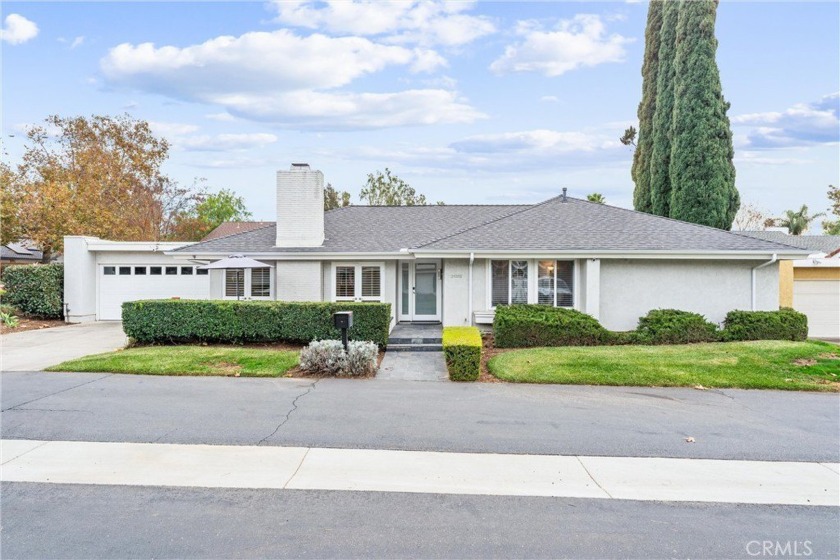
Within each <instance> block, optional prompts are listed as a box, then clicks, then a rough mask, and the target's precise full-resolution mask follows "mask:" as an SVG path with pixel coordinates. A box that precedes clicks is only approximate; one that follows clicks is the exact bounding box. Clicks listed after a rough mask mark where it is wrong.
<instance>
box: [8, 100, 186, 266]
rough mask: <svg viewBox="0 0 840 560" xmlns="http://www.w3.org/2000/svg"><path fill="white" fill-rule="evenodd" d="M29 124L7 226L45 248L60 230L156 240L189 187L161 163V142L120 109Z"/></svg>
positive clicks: (164, 150) (58, 241)
mask: <svg viewBox="0 0 840 560" xmlns="http://www.w3.org/2000/svg"><path fill="white" fill-rule="evenodd" d="M45 123H46V127H48V128H50V129H56V130H57V131H58V132H57V134H55V135H51V134H48V133H47V128H45V127H40V126H39V127H33V128H31V129H30V130H29V131H28V132H27V135H26V139H27V144H26V146H25V148H24V154H23V158H22V161H21V163H20V164H19V165H18V166H17V169H15V170H14V171H13V173H12V176H13V180H10V181H5V180H4V183H3V189H4V193H3V201H4V204H5V205H10V206H12V207H14V220H13V221H14V223H15V224H16V226H15V227H16V230H15V232H14V233H15V234H16V235H17V236H18V237H21V238H27V239H30V240H31V241H32V242H33V243H35V244H36V245H37V246H38V247H39V248H40V249H41V250H42V251H43V252H44V260H45V262H47V261H48V260H49V259H50V256H51V255H52V254H53V253H54V252H57V251H61V250H62V248H63V237H64V236H65V235H95V236H99V237H106V238H109V239H117V240H138V239H147V240H157V239H163V238H165V237H166V236H167V235H168V234H169V229H170V228H171V226H172V224H173V218H174V216H175V215H177V213H178V212H179V211H180V209H182V208H186V207H188V206H190V205H191V204H192V203H193V200H194V198H195V196H196V194H197V193H195V192H194V191H192V190H191V189H188V188H184V187H181V186H180V185H178V184H177V183H175V182H174V181H172V180H171V179H169V177H167V176H166V175H165V174H163V172H162V171H161V165H162V164H163V163H164V161H166V158H167V156H168V153H169V144H168V143H167V142H166V140H163V139H159V138H156V137H155V136H154V135H153V134H152V132H151V130H150V128H149V125H148V123H146V122H145V121H140V120H134V119H132V118H131V117H129V116H128V115H125V116H120V117H110V116H93V117H90V118H86V117H70V118H63V117H59V116H56V115H53V116H50V117H48V118H47V119H45Z"/></svg>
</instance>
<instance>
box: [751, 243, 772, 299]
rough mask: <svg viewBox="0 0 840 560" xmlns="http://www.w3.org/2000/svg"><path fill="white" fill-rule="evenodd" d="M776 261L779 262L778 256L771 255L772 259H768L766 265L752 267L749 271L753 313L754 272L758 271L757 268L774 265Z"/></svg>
mask: <svg viewBox="0 0 840 560" xmlns="http://www.w3.org/2000/svg"><path fill="white" fill-rule="evenodd" d="M777 260H779V257H778V255H777V254H776V253H773V258H772V259H770V260H769V261H767V262H766V263H761V264H760V265H758V266H754V267H752V270H751V271H750V276H751V278H750V279H751V281H752V288H751V291H750V296H751V298H752V310H753V311H755V271H756V270H758V269H759V268H764V267H765V266H770V265H771V264H773V263H775V262H776V261H777Z"/></svg>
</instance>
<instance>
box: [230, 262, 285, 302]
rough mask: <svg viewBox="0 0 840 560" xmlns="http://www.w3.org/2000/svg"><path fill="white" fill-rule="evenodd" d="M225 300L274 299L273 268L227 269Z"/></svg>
mask: <svg viewBox="0 0 840 560" xmlns="http://www.w3.org/2000/svg"><path fill="white" fill-rule="evenodd" d="M223 272H224V274H225V276H224V278H225V283H224V288H223V289H224V298H225V299H239V300H243V299H244V300H248V299H272V297H273V294H272V290H271V268H269V267H266V268H245V269H242V268H226V269H224V270H223Z"/></svg>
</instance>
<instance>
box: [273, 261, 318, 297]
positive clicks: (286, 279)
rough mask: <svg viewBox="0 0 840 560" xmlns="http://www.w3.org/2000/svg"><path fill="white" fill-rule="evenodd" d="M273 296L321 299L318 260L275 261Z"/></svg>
mask: <svg viewBox="0 0 840 560" xmlns="http://www.w3.org/2000/svg"><path fill="white" fill-rule="evenodd" d="M274 277H275V291H274V293H275V294H276V295H275V297H276V299H278V300H282V301H321V300H322V299H323V294H322V292H321V263H320V262H319V261H277V265H276V269H275V276H274Z"/></svg>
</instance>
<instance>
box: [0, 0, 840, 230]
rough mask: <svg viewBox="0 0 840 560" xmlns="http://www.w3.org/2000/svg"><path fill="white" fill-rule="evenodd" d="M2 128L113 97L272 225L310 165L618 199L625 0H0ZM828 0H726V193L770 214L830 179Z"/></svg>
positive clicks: (419, 182)
mask: <svg viewBox="0 0 840 560" xmlns="http://www.w3.org/2000/svg"><path fill="white" fill-rule="evenodd" d="M2 8H3V14H2V20H3V35H2V42H0V48H2V62H3V64H2V83H3V86H4V87H3V91H2V93H3V103H2V110H3V115H2V117H3V123H2V128H3V140H4V144H5V147H6V149H7V150H8V152H9V154H10V156H11V157H12V160H13V161H14V159H15V158H17V157H19V155H20V153H21V148H22V144H23V143H22V137H23V131H24V130H25V129H26V127H27V126H29V125H31V124H33V123H38V122H39V121H41V120H43V118H44V117H46V116H47V115H49V114H53V113H57V114H60V115H66V116H69V115H78V114H82V115H90V114H101V113H108V114H118V113H123V112H127V113H129V114H131V115H132V116H134V117H136V118H141V119H145V120H148V121H150V122H151V123H153V127H154V130H155V131H156V132H157V133H158V134H160V135H162V136H164V137H166V138H167V139H168V140H170V142H171V143H172V151H171V157H170V161H169V163H168V164H167V171H168V172H169V173H170V174H171V175H172V176H173V177H175V178H177V179H178V180H180V181H182V182H184V183H191V182H192V180H193V178H194V177H204V178H206V179H207V184H208V186H209V187H210V188H211V189H213V190H216V189H219V188H232V189H234V190H235V191H236V192H238V193H239V194H241V195H243V196H244V197H245V200H246V202H247V204H248V206H249V208H250V209H251V211H252V212H253V214H254V217H255V218H257V219H272V218H273V204H274V202H273V200H274V171H275V170H277V169H281V168H283V169H285V168H287V167H288V165H289V163H290V162H293V161H294V162H300V161H304V162H309V163H310V164H311V165H312V166H313V167H316V168H318V169H321V170H322V171H323V172H324V173H325V175H326V178H327V181H329V182H330V183H332V184H333V185H334V186H336V187H338V188H341V189H345V190H348V191H350V192H351V193H352V194H353V196H354V198H355V197H356V196H357V194H358V191H359V190H360V188H361V186H362V185H363V183H364V181H365V176H366V174H367V173H369V172H371V171H373V170H376V169H384V168H385V167H390V168H391V170H392V171H393V172H395V173H396V174H398V175H399V176H401V177H402V178H404V179H406V180H407V181H408V182H409V183H410V184H411V185H412V186H413V187H415V188H416V189H417V190H418V191H419V192H422V193H424V194H426V195H427V196H428V197H429V198H430V199H432V200H443V201H445V202H448V203H500V202H536V201H540V200H543V199H545V198H548V197H550V196H553V195H555V194H557V193H559V191H560V189H561V188H562V187H568V188H569V192H570V194H572V195H573V196H581V197H582V196H584V195H586V194H588V193H591V192H601V193H603V194H604V195H605V196H606V198H607V200H608V202H609V203H611V204H616V205H619V206H625V207H631V206H632V203H631V200H632V190H633V183H632V180H631V179H630V162H631V159H632V151H631V149H630V148H627V147H625V146H622V145H621V144H620V143H619V142H618V137H619V136H620V135H621V133H622V132H623V130H624V128H625V127H626V126H628V125H630V124H635V121H636V116H635V115H636V107H637V105H638V101H639V96H640V92H641V76H640V68H641V60H642V55H643V50H644V26H645V18H646V13H647V4H646V3H644V2H585V3H573V2H562V3H561V2H535V3H528V2H515V3H513V2H511V3H507V2H488V3H470V2H449V3H445V2H437V1H433V0H428V1H422V2H399V3H395V4H386V3H383V2H371V3H351V2H349V1H340V2H335V3H332V4H331V3H325V2H207V3H202V2H185V3H163V2H152V3H142V2H89V3H73V2H60V3H58V2H56V3H49V2H38V3H33V2H25V3H24V2H20V3H16V2H4V3H3V4H2ZM838 22H840V5H839V4H838V3H837V2H726V1H724V2H723V3H722V4H721V5H720V7H719V9H718V19H717V36H718V40H719V43H720V45H719V49H718V64H719V66H720V69H721V77H722V82H723V87H724V94H725V96H726V98H727V100H728V101H730V102H731V104H732V106H731V109H730V111H729V116H730V118H731V119H732V122H733V131H734V134H735V147H736V168H737V186H738V189H739V190H740V192H741V198H742V200H744V201H747V202H751V203H754V204H755V205H757V206H758V207H759V208H762V209H764V210H766V211H767V212H769V213H770V214H778V213H780V212H781V211H783V210H785V209H788V208H798V207H799V205H801V204H803V203H805V204H808V205H809V207H811V208H812V209H814V210H824V209H825V208H826V206H827V199H826V196H825V193H826V189H827V185H828V184H829V183H831V184H837V183H838V180H839V179H838V175H840V156H838V104H839V103H840V99H838V91H840V74H839V73H838V68H840V39H838V37H840V33H838V31H840V29H838V27H840V24H838Z"/></svg>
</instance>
